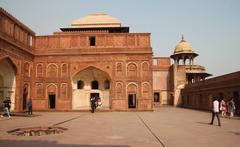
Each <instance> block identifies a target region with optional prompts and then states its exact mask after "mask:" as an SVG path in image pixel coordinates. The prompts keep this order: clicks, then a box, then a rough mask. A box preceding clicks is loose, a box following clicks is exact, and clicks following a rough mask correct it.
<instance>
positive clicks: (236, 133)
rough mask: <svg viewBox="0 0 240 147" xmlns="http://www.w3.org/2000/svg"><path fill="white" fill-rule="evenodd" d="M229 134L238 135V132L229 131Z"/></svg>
mask: <svg viewBox="0 0 240 147" xmlns="http://www.w3.org/2000/svg"><path fill="white" fill-rule="evenodd" d="M230 133H232V134H235V135H240V132H232V131H230Z"/></svg>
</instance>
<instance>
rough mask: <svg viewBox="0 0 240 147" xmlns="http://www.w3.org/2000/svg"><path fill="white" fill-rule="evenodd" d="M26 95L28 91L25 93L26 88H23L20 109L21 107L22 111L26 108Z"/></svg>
mask: <svg viewBox="0 0 240 147" xmlns="http://www.w3.org/2000/svg"><path fill="white" fill-rule="evenodd" d="M27 95H28V91H27V88H24V90H23V101H22V107H23V110H24V109H26V108H27V105H26V104H27Z"/></svg>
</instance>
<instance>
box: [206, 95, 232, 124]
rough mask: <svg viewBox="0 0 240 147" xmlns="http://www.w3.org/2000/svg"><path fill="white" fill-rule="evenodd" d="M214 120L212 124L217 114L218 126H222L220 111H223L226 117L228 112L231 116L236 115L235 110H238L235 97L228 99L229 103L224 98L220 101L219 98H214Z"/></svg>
mask: <svg viewBox="0 0 240 147" xmlns="http://www.w3.org/2000/svg"><path fill="white" fill-rule="evenodd" d="M212 107H213V108H212V120H211V122H210V124H211V125H212V124H213V121H214V118H215V116H216V117H217V119H218V126H221V122H220V118H219V112H220V111H221V114H222V117H225V116H226V115H227V112H228V113H229V114H230V118H231V117H233V116H234V111H235V110H236V107H235V103H234V100H233V98H232V99H231V100H230V101H228V102H227V103H226V102H225V101H224V100H223V99H222V100H221V101H220V102H219V100H218V99H217V98H214V100H213V106H212Z"/></svg>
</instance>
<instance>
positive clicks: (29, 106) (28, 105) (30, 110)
mask: <svg viewBox="0 0 240 147" xmlns="http://www.w3.org/2000/svg"><path fill="white" fill-rule="evenodd" d="M27 107H28V114H29V115H32V99H29V100H28V102H27Z"/></svg>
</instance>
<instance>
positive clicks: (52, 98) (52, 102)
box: [48, 94, 56, 109]
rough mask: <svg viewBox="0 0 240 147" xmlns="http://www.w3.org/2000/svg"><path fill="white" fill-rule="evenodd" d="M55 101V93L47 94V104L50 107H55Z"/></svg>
mask: <svg viewBox="0 0 240 147" xmlns="http://www.w3.org/2000/svg"><path fill="white" fill-rule="evenodd" d="M55 103H56V95H55V94H49V95H48V104H49V108H50V109H55Z"/></svg>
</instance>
